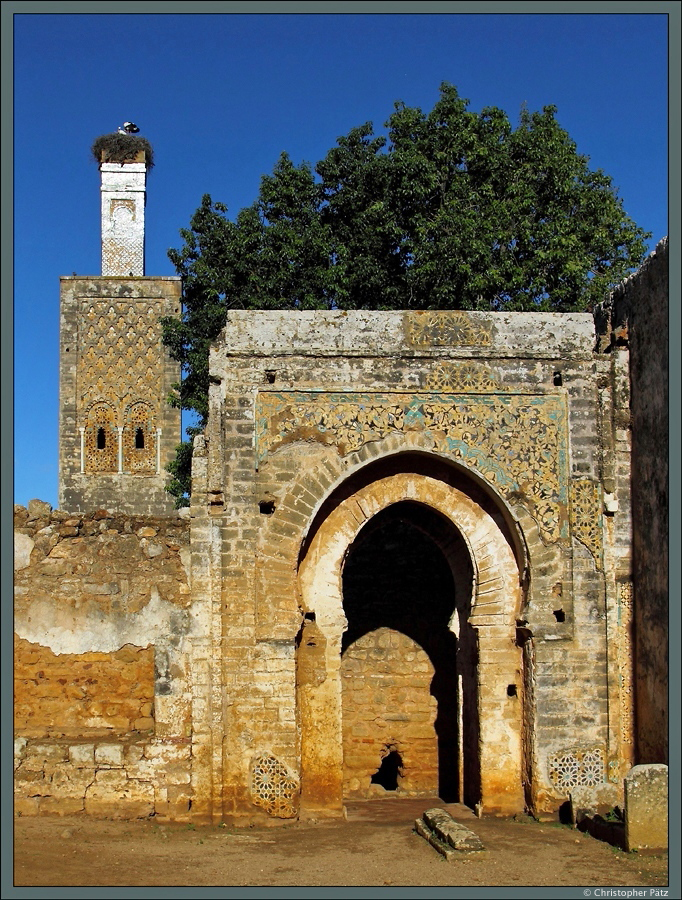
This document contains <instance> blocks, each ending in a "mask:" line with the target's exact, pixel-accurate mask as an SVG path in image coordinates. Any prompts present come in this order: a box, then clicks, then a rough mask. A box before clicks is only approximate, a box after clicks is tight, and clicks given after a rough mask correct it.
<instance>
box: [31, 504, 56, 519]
mask: <svg viewBox="0 0 682 900" xmlns="http://www.w3.org/2000/svg"><path fill="white" fill-rule="evenodd" d="M51 512H52V507H51V506H50V504H49V503H46V502H45V501H43V500H35V499H34V500H29V501H28V515H29V518H30V519H44V518H49V516H50V513H51Z"/></svg>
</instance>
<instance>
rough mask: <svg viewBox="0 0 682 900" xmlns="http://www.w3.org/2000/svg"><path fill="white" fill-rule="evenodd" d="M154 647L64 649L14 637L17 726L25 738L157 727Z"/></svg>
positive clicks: (15, 714)
mask: <svg viewBox="0 0 682 900" xmlns="http://www.w3.org/2000/svg"><path fill="white" fill-rule="evenodd" d="M153 716H154V648H153V647H151V646H149V647H134V646H133V645H132V644H126V645H125V646H124V647H122V648H121V649H120V650H116V651H112V652H110V653H63V654H61V655H57V654H55V653H53V652H52V651H51V650H50V649H49V648H48V647H41V646H40V645H39V644H31V643H29V642H28V641H25V640H22V639H21V638H18V637H16V636H15V638H14V727H15V731H16V733H17V734H21V735H24V736H25V737H46V736H48V735H49V736H66V735H81V734H84V733H89V732H98V731H103V732H104V733H105V734H106V733H107V732H112V733H116V734H127V733H128V732H131V731H152V730H153V728H154V717H153Z"/></svg>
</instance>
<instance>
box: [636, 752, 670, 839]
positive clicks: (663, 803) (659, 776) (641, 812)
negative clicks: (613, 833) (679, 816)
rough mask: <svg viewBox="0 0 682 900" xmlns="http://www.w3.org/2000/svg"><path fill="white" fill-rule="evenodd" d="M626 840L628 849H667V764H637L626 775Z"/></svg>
mask: <svg viewBox="0 0 682 900" xmlns="http://www.w3.org/2000/svg"><path fill="white" fill-rule="evenodd" d="M625 840H626V846H627V849H628V851H632V850H639V851H640V852H641V851H642V850H646V851H649V852H655V851H662V850H667V848H668V767H667V766H665V765H662V764H660V763H652V764H649V765H643V766H634V767H633V768H632V769H630V771H629V772H628V774H627V775H626V776H625Z"/></svg>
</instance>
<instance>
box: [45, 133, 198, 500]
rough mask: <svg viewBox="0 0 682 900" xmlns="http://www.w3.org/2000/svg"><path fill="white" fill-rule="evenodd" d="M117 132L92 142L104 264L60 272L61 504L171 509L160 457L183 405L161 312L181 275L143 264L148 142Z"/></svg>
mask: <svg viewBox="0 0 682 900" xmlns="http://www.w3.org/2000/svg"><path fill="white" fill-rule="evenodd" d="M128 126H131V123H126V126H125V127H126V128H127V127H128ZM131 127H132V128H133V129H135V128H136V126H131ZM119 132H120V133H118V134H110V135H104V136H103V137H101V138H98V139H97V141H95V144H94V145H93V152H94V153H95V155H96V158H97V160H98V162H99V167H100V173H101V202H102V274H101V276H78V275H73V276H69V277H62V278H61V279H60V281H61V322H60V391H59V394H60V396H59V405H60V418H59V505H60V507H61V508H62V509H65V510H67V511H69V512H91V511H92V510H95V509H102V508H104V509H108V510H110V511H112V512H122V513H127V514H147V515H164V514H168V513H170V512H171V511H172V509H173V500H172V498H171V497H170V495H169V494H168V493H167V492H166V491H165V489H164V488H165V484H166V480H167V477H168V476H167V473H166V471H165V466H166V464H167V463H168V462H169V461H170V460H171V459H172V458H173V455H174V452H175V447H176V445H177V444H178V443H179V442H180V411H179V410H177V409H173V408H171V407H170V406H169V405H168V402H167V398H168V396H169V394H170V393H171V392H172V386H173V384H174V383H176V382H178V381H179V380H180V366H179V364H178V363H177V362H175V361H174V360H172V359H171V358H170V356H169V355H168V352H167V350H166V348H165V347H164V346H163V344H162V341H161V324H160V319H161V317H162V316H174V315H179V313H180V303H181V282H180V279H179V278H178V277H175V276H173V277H169V276H155V277H148V276H146V275H145V273H144V208H145V192H146V179H147V172H148V171H149V169H150V168H151V166H152V148H151V146H150V144H149V142H148V141H146V140H145V139H144V138H137V137H134V135H133V134H132V133H131V132H130V131H128V132H123V131H122V129H119Z"/></svg>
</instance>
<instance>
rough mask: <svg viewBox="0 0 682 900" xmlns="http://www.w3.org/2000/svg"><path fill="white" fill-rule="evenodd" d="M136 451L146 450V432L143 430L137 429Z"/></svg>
mask: <svg viewBox="0 0 682 900" xmlns="http://www.w3.org/2000/svg"><path fill="white" fill-rule="evenodd" d="M135 449H136V450H144V431H143V430H142V429H141V428H136V429H135Z"/></svg>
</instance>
